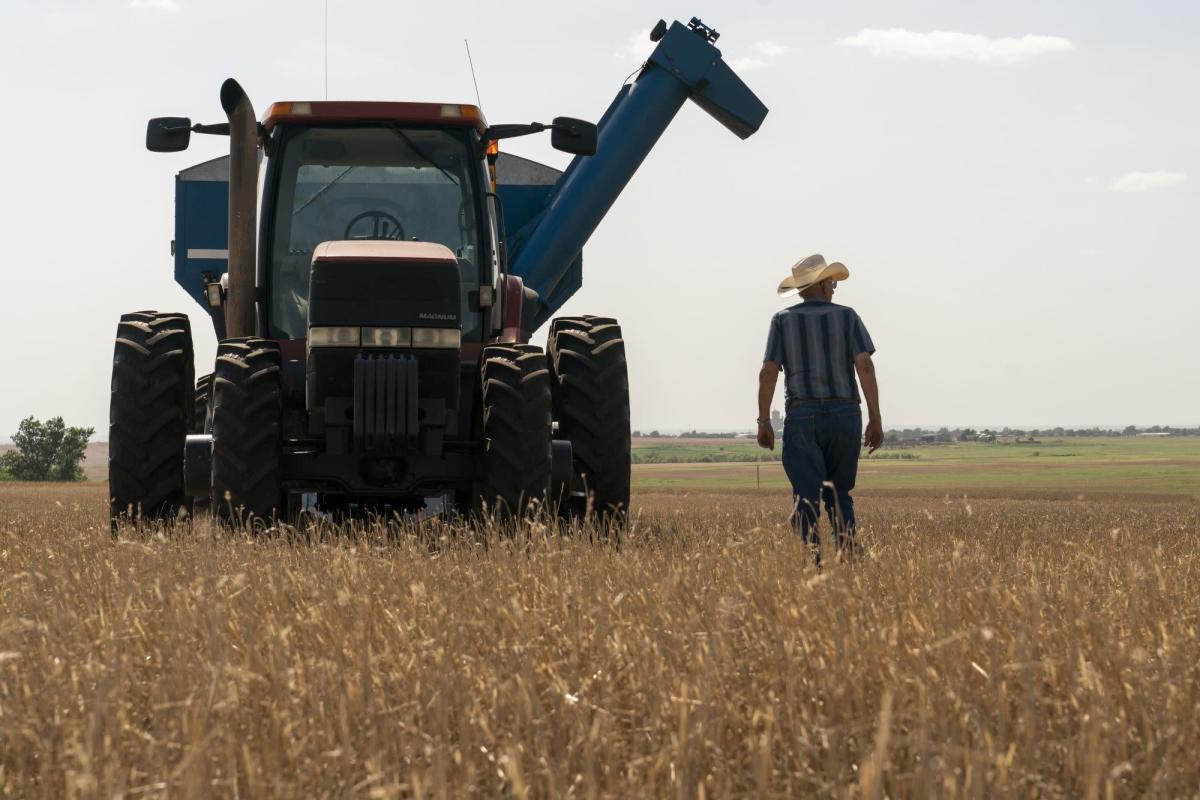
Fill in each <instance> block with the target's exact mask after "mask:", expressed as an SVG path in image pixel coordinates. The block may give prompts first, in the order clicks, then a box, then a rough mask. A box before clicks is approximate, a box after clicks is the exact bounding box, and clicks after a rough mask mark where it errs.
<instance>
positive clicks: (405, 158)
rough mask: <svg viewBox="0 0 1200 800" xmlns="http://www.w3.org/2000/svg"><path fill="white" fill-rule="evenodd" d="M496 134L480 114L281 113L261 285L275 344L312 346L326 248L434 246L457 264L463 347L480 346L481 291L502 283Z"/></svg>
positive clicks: (332, 108)
mask: <svg viewBox="0 0 1200 800" xmlns="http://www.w3.org/2000/svg"><path fill="white" fill-rule="evenodd" d="M485 131H486V124H485V123H484V120H483V117H482V115H481V114H480V112H479V109H477V108H475V107H474V106H460V105H438V104H429V103H352V102H313V103H276V104H274V105H272V106H270V108H269V109H268V110H267V113H266V116H265V119H264V121H263V132H264V134H265V139H264V145H265V149H266V152H267V155H268V159H267V165H266V170H265V181H264V184H263V197H262V220H261V225H262V227H261V234H260V239H259V258H258V273H259V274H258V281H257V282H258V285H259V286H260V287H261V289H262V292H263V295H264V296H265V298H266V302H265V307H262V308H261V311H260V315H261V317H262V319H261V320H260V326H261V328H262V329H263V331H264V333H265V334H266V335H267V336H268V337H269V338H272V339H280V340H288V339H292V340H295V339H305V338H307V327H308V322H309V291H310V277H311V273H312V268H313V258H314V254H315V253H316V252H317V249H318V246H319V245H321V244H322V243H324V242H339V241H343V242H356V241H359V242H361V241H372V240H377V241H391V242H425V243H430V244H438V245H442V246H443V247H444V248H445V249H446V250H447V251H449V253H450V254H451V255H452V256H453V258H454V260H455V262H456V265H457V277H458V280H457V283H458V292H457V295H458V298H457V299H458V302H457V306H458V308H457V309H456V312H455V315H456V317H457V322H458V323H459V325H460V327H461V331H462V338H463V340H464V341H474V342H478V341H479V340H480V336H481V332H482V328H483V322H482V316H483V314H482V311H483V309H482V308H481V307H480V304H479V300H478V298H479V287H480V286H485V285H491V283H492V282H493V281H494V280H495V278H496V276H497V274H498V272H499V263H498V259H497V254H498V246H497V234H496V226H495V210H494V208H493V207H492V206H491V204H490V203H489V202H488V194H489V193H490V190H491V187H490V185H489V182H488V179H487V176H488V170H487V165H486V161H485V159H484V147H483V139H482V137H483V134H484V133H485ZM343 252H344V250H343ZM376 252H378V251H376ZM409 252H410V253H412V252H416V251H413V250H411V249H410V250H409ZM400 263H401V264H402V263H404V262H403V261H401V262H400ZM360 288H361V289H363V290H365V291H368V292H369V287H360ZM417 313H420V312H417ZM438 313H443V312H438Z"/></svg>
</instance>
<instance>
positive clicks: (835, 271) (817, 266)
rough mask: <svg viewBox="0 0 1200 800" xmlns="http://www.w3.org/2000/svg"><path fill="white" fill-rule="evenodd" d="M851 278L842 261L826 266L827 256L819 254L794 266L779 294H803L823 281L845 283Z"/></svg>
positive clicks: (783, 282) (781, 283)
mask: <svg viewBox="0 0 1200 800" xmlns="http://www.w3.org/2000/svg"><path fill="white" fill-rule="evenodd" d="M849 277H850V270H848V269H846V265H845V264H843V263H842V262H840V261H835V262H833V263H832V264H826V263H825V256H823V255H821V254H820V253H818V254H816V255H811V256H809V257H808V258H806V259H804V260H802V261H797V262H796V263H795V264H793V265H792V274H791V275H789V276H787V277H786V278H784V279H783V280H782V281H780V282H779V293H780V294H787V293H788V292H790V291H792V290H795V291H797V292H802V291H804V290H805V289H807V288H808V287H810V286H812V285H813V284H814V283H820V282H821V281H823V280H827V279H828V280H834V281H844V280H846V279H847V278H849Z"/></svg>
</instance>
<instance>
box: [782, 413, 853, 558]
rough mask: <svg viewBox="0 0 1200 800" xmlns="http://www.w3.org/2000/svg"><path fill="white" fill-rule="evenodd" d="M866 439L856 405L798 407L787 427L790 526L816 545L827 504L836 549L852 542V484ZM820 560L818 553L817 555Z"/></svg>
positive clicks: (785, 464)
mask: <svg viewBox="0 0 1200 800" xmlns="http://www.w3.org/2000/svg"><path fill="white" fill-rule="evenodd" d="M861 438H862V411H861V410H860V409H859V406H858V403H852V402H847V401H845V400H819V401H812V402H805V403H800V404H798V405H796V406H793V407H792V408H791V409H790V410H789V411H788V412H787V418H786V419H785V421H784V423H783V469H784V471H785V472H786V473H787V476H788V480H789V481H791V483H792V500H793V503H794V505H793V509H792V525H793V526H794V527H796V528H799V530H800V533H801V535H802V536H803V537H804V541H805V542H807V543H808V544H810V545H812V546H813V547H816V546H817V543H818V538H817V530H816V528H817V519H818V517H819V515H820V507H821V504H822V503H823V504H824V506H825V511H826V513H827V514H828V516H829V521H830V523H831V524H832V526H833V530H834V535H835V541H836V542H837V544H838V546H839V547H840V546H842V545H851V546H853V544H854V527H855V520H854V498H852V497H851V496H850V492H851V491H852V490H853V489H854V480H855V478H856V477H857V476H858V453H859V448H860V446H861V445H860V440H861ZM817 557H818V559H819V558H820V553H819V552H818V553H817Z"/></svg>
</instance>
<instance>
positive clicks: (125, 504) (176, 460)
mask: <svg viewBox="0 0 1200 800" xmlns="http://www.w3.org/2000/svg"><path fill="white" fill-rule="evenodd" d="M193 374H194V367H193V365H192V328H191V324H190V323H189V322H188V318H187V316H186V315H184V314H160V313H158V312H157V311H138V312H135V313H132V314H125V315H123V316H122V317H121V321H120V322H119V323H118V324H117V340H116V345H115V348H114V350H113V371H112V387H111V388H112V394H111V396H110V402H109V411H108V494H109V500H110V503H111V505H110V508H109V512H110V516H111V519H112V524H113V526H114V530H115V529H116V525H117V521H118V520H119V519H120V518H122V517H124V518H126V519H129V520H137V519H139V518H140V519H156V518H157V519H163V518H171V517H174V516H175V515H176V514H177V513H178V511H179V509H180V508H181V507H183V505H184V500H185V498H184V493H183V442H184V437H186V436H187V432H188V428H189V427H190V426H191V423H192V403H193V397H192V375H193Z"/></svg>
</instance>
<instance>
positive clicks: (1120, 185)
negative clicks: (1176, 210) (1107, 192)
mask: <svg viewBox="0 0 1200 800" xmlns="http://www.w3.org/2000/svg"><path fill="white" fill-rule="evenodd" d="M1186 180H1187V173H1186V172H1162V171H1160V172H1127V173H1125V174H1124V175H1122V176H1121V177H1119V178H1117V179H1115V180H1114V181H1113V182H1112V185H1111V186H1110V187H1109V188H1111V189H1112V190H1113V191H1114V192H1148V191H1150V190H1151V189H1162V188H1163V187H1165V186H1178V185H1179V184H1181V183H1183V182H1184V181H1186Z"/></svg>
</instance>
